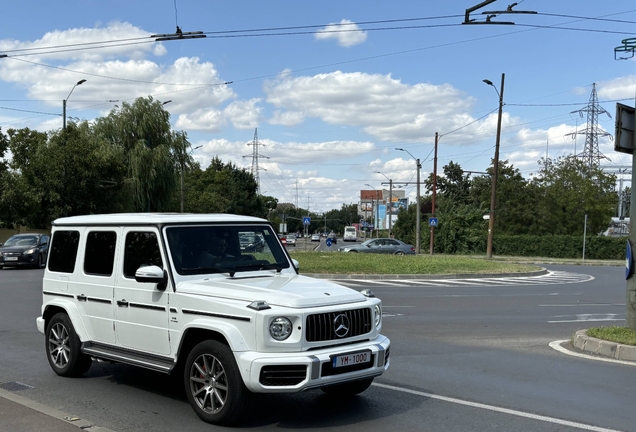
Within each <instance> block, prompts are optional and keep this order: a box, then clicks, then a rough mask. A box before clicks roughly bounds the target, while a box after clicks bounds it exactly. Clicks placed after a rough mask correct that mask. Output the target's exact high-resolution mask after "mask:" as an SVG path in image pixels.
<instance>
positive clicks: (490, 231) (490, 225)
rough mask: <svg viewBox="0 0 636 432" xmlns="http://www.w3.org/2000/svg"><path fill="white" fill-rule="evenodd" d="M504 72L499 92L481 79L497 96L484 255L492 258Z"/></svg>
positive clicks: (487, 81) (491, 84)
mask: <svg viewBox="0 0 636 432" xmlns="http://www.w3.org/2000/svg"><path fill="white" fill-rule="evenodd" d="M505 78H506V74H504V73H502V74H501V93H500V92H499V91H498V90H497V87H495V85H494V84H493V83H492V81H490V80H487V79H485V80H483V82H485V83H486V84H488V85H489V86H492V87H493V88H494V89H495V91H496V92H497V96H499V116H498V118H497V140H496V143H495V158H494V161H493V168H492V169H493V171H492V190H491V193H490V217H489V218H488V245H487V247H486V257H487V258H492V239H493V235H494V231H495V198H496V195H497V174H498V172H499V142H500V140H501V116H502V111H503V95H504V80H505Z"/></svg>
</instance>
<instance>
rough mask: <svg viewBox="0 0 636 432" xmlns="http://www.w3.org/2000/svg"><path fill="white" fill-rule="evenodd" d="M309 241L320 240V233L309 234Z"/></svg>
mask: <svg viewBox="0 0 636 432" xmlns="http://www.w3.org/2000/svg"><path fill="white" fill-rule="evenodd" d="M311 241H312V242H314V241H317V242H319V241H320V234H312V235H311Z"/></svg>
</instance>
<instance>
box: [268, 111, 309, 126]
mask: <svg viewBox="0 0 636 432" xmlns="http://www.w3.org/2000/svg"><path fill="white" fill-rule="evenodd" d="M304 120H305V116H304V115H303V113H301V112H293V111H285V112H283V111H280V110H276V111H274V115H272V117H271V118H270V119H269V120H268V123H270V124H274V125H282V126H295V125H297V124H300V123H302V122H303V121H304Z"/></svg>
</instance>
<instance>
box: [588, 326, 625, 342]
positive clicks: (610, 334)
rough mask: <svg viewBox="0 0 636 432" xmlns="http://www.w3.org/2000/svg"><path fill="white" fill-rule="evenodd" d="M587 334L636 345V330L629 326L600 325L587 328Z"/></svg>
mask: <svg viewBox="0 0 636 432" xmlns="http://www.w3.org/2000/svg"><path fill="white" fill-rule="evenodd" d="M587 335H588V336H591V337H595V338H597V339H603V340H607V341H611V342H616V343H620V344H624V345H636V331H634V330H632V329H629V328H627V327H618V326H610V327H598V328H591V329H588V330H587Z"/></svg>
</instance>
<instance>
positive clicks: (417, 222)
mask: <svg viewBox="0 0 636 432" xmlns="http://www.w3.org/2000/svg"><path fill="white" fill-rule="evenodd" d="M396 150H399V151H403V152H406V153H408V154H409V156H411V157H412V158H413V159H415V164H416V166H417V198H416V203H417V207H416V208H415V218H416V219H415V250H416V252H417V253H418V254H419V253H420V237H421V236H420V232H421V231H420V230H421V225H420V223H421V222H420V219H421V217H420V171H421V169H422V165H421V164H420V160H419V159H417V158H416V157H415V156H413V155H412V154H411V153H410V152H409V151H408V150H405V149H403V148H396Z"/></svg>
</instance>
